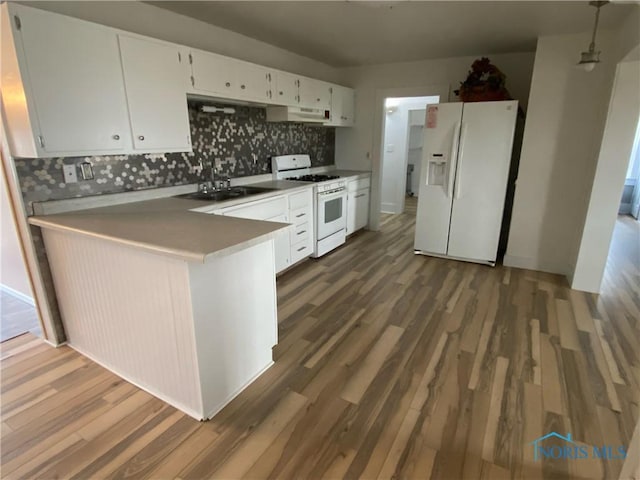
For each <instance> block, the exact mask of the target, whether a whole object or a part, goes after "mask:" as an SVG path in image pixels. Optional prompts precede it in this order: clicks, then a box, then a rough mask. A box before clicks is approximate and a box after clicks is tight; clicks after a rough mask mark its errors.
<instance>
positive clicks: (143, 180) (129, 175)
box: [15, 102, 335, 206]
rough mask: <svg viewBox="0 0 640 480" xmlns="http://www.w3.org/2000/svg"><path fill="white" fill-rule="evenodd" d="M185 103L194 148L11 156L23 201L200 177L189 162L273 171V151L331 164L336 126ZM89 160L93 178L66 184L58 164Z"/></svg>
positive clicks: (244, 171)
mask: <svg viewBox="0 0 640 480" xmlns="http://www.w3.org/2000/svg"><path fill="white" fill-rule="evenodd" d="M199 106H200V104H198V103H191V102H190V103H189V119H190V124H191V141H192V143H193V152H192V153H166V154H145V155H105V156H91V157H65V158H63V157H57V158H44V159H43V158H38V159H17V160H15V164H16V170H17V173H18V178H19V181H20V186H21V189H22V194H23V197H24V201H25V205H27V206H30V205H31V203H32V202H41V201H47V200H60V199H64V198H73V197H85V196H89V195H98V194H106V193H120V192H127V191H133V190H143V189H148V188H157V187H168V186H173V185H184V184H189V183H196V182H198V181H199V179H200V177H199V175H197V174H195V173H194V169H193V167H194V166H196V165H198V164H199V163H200V162H201V161H202V162H210V161H213V162H215V164H216V166H217V168H218V171H219V172H220V175H224V176H229V177H231V178H237V177H245V176H251V175H261V174H265V173H271V161H270V157H271V156H272V155H287V154H293V153H308V154H309V155H310V156H311V164H312V166H314V167H319V166H326V165H332V164H333V163H334V155H335V129H334V128H326V127H317V126H312V125H307V124H292V123H267V121H266V111H265V110H264V109H263V108H255V107H234V108H235V110H236V112H235V113H234V114H224V113H203V112H201V111H199V108H198V107H199ZM82 162H90V163H91V164H92V167H93V173H94V179H93V180H88V181H79V182H78V183H71V184H65V183H64V180H63V177H62V165H64V164H74V163H75V164H79V163H82Z"/></svg>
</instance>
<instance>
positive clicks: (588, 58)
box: [578, 1, 609, 72]
mask: <svg viewBox="0 0 640 480" xmlns="http://www.w3.org/2000/svg"><path fill="white" fill-rule="evenodd" d="M607 3H609V2H608V1H592V2H589V5H591V6H592V7H596V20H595V22H594V24H593V35H592V36H591V43H590V44H589V50H588V51H586V52H582V53H581V54H580V61H579V62H578V66H580V67H582V68H583V69H584V71H585V72H590V71H591V70H593V69H594V67H595V66H596V63H600V52H599V51H596V32H597V31H598V20H599V19H600V7H602V6H603V5H606V4H607Z"/></svg>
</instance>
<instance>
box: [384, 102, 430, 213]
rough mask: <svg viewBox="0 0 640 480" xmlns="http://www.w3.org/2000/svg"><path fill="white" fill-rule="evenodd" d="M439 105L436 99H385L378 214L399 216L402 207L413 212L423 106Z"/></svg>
mask: <svg viewBox="0 0 640 480" xmlns="http://www.w3.org/2000/svg"><path fill="white" fill-rule="evenodd" d="M439 101H440V96H439V95H431V96H419V97H387V98H385V101H384V109H385V111H384V113H385V115H384V128H383V132H384V133H383V143H382V145H383V148H382V155H381V156H382V169H381V188H380V197H381V205H380V212H381V213H390V214H399V213H403V212H404V211H405V206H406V207H408V209H409V210H411V211H414V212H415V210H416V202H417V198H416V197H417V195H418V179H419V178H420V165H421V163H422V141H423V135H424V133H423V130H424V120H425V112H426V106H427V105H428V104H432V103H439Z"/></svg>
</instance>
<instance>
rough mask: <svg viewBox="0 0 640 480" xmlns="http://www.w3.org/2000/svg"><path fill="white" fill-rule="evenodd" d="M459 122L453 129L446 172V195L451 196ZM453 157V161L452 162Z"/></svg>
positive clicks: (456, 158) (456, 156) (458, 137)
mask: <svg viewBox="0 0 640 480" xmlns="http://www.w3.org/2000/svg"><path fill="white" fill-rule="evenodd" d="M460 125H461V124H460V122H457V123H456V126H455V128H454V129H453V140H452V141H451V153H450V155H449V172H448V173H447V196H448V197H453V179H454V177H455V175H454V174H455V171H456V164H457V163H458V141H459V139H460ZM454 159H455V162H454Z"/></svg>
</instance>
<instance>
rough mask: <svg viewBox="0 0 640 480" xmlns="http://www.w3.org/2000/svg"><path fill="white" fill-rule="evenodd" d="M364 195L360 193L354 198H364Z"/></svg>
mask: <svg viewBox="0 0 640 480" xmlns="http://www.w3.org/2000/svg"><path fill="white" fill-rule="evenodd" d="M365 195H366V193H361V194H360V195H356V196H355V197H354V198H360V197H364V196H365Z"/></svg>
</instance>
